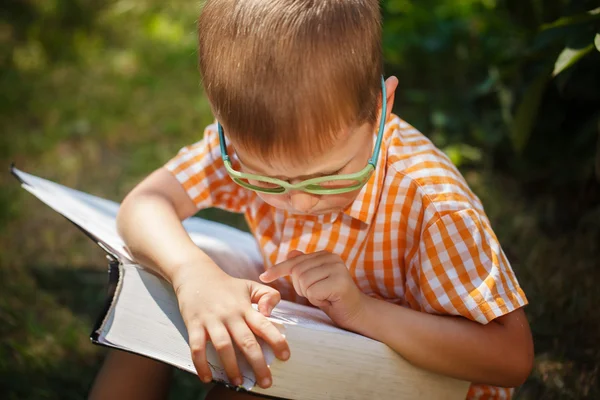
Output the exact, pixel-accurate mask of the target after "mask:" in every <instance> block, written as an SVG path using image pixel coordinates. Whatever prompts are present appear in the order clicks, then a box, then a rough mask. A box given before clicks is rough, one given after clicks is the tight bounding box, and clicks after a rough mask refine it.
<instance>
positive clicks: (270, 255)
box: [166, 115, 527, 399]
mask: <svg viewBox="0 0 600 400" xmlns="http://www.w3.org/2000/svg"><path fill="white" fill-rule="evenodd" d="M381 146H382V148H381V152H380V156H379V160H378V162H377V168H376V170H375V173H374V174H373V175H372V176H371V178H370V180H369V182H368V183H367V184H366V185H365V186H364V187H363V188H362V189H361V190H360V192H359V194H358V197H357V198H356V199H355V200H354V202H353V203H351V204H350V205H349V206H348V207H347V209H346V210H344V211H343V212H340V213H337V214H330V215H320V216H304V215H303V216H298V215H293V214H290V213H288V212H286V211H284V210H280V209H276V208H274V207H271V206H269V205H268V204H266V203H265V202H263V201H262V200H261V199H260V197H258V196H257V195H256V193H254V192H252V191H249V190H246V189H244V188H242V187H240V186H238V185H237V184H235V183H234V182H233V181H232V180H231V179H230V177H229V175H228V174H227V171H226V170H225V167H224V165H223V162H222V160H221V154H220V149H219V137H218V133H217V128H216V124H215V125H211V126H209V127H208V128H207V129H206V131H205V133H204V137H203V139H202V140H201V141H200V142H198V143H196V144H194V145H191V146H188V147H185V148H183V149H182V150H181V151H180V152H179V154H178V155H177V156H176V157H175V158H173V159H172V160H171V161H169V162H168V163H167V165H166V168H167V169H168V170H169V171H171V172H172V173H173V175H174V176H175V177H176V179H177V180H178V181H179V182H180V183H181V184H182V185H183V187H184V188H185V190H186V191H187V193H188V195H189V196H190V198H191V199H192V200H193V201H194V203H195V204H196V206H197V207H198V208H199V209H201V208H207V207H219V208H222V209H225V210H229V211H232V212H237V213H244V215H245V217H246V221H247V222H248V225H249V227H250V230H251V231H252V233H253V235H254V237H255V238H256V240H257V242H258V244H259V248H260V250H261V252H262V254H263V258H264V262H265V268H268V267H269V266H272V265H274V264H277V263H279V262H282V261H284V260H285V259H286V256H287V254H288V253H289V252H290V251H291V250H294V249H296V250H300V251H302V252H305V253H312V252H316V251H320V250H327V251H330V252H332V253H335V254H338V255H340V256H341V258H342V259H343V260H344V261H345V262H346V265H347V267H348V269H349V271H350V274H351V275H352V277H353V279H354V281H355V282H356V284H357V285H358V287H359V288H360V289H361V290H362V291H363V292H364V293H366V294H368V295H371V296H374V297H377V298H379V299H382V300H385V301H389V302H393V303H396V304H398V305H401V306H405V307H410V308H412V309H414V310H419V311H422V312H427V313H432V314H444V315H460V316H462V317H465V318H468V319H470V320H473V321H477V322H478V323H481V324H486V323H488V322H490V321H491V320H493V319H494V318H496V317H499V316H502V315H505V314H507V313H509V312H511V311H513V310H515V309H517V308H519V307H522V306H524V305H525V304H527V299H526V298H525V294H524V293H523V291H522V290H521V288H520V287H519V284H518V282H517V279H516V278H515V275H514V273H513V271H512V269H511V267H510V264H509V262H508V260H507V259H506V256H505V254H504V252H503V251H502V249H501V247H500V244H499V243H498V239H497V238H496V235H495V234H494V232H493V231H492V228H491V226H490V222H489V220H488V218H487V216H486V214H485V212H484V210H483V207H482V205H481V202H480V201H479V199H478V198H477V196H475V194H473V192H472V191H471V190H470V189H469V187H468V186H467V183H466V182H465V180H464V178H463V177H462V175H461V174H460V172H459V171H458V170H457V169H456V168H455V167H454V165H452V163H451V162H450V160H449V159H448V158H447V157H446V156H445V155H444V154H443V153H442V152H441V151H440V150H439V149H437V148H436V147H435V146H434V145H433V144H432V143H431V142H430V141H429V140H428V139H427V138H426V137H425V136H423V135H422V134H421V133H420V132H418V131H417V130H416V129H414V128H413V127H412V126H410V125H409V124H407V123H406V122H404V121H403V120H401V119H400V118H398V117H397V116H395V115H391V116H390V118H389V119H388V121H386V129H385V134H384V137H383V141H382V144H381ZM229 149H230V151H229V154H230V157H231V158H232V163H233V164H234V166H235V167H236V169H239V161H238V160H237V159H236V157H235V154H234V152H233V149H231V147H229ZM236 164H237V165H236ZM278 289H280V290H281V292H282V296H283V297H284V298H288V299H292V300H295V301H299V300H300V299H298V298H297V297H296V296H295V293H294V290H293V287H292V285H291V282H290V281H289V280H285V279H281V280H280V282H279V285H278ZM511 396H512V389H504V388H498V387H493V386H484V385H472V386H471V388H470V390H469V394H468V396H467V398H468V399H507V398H510V397H511Z"/></svg>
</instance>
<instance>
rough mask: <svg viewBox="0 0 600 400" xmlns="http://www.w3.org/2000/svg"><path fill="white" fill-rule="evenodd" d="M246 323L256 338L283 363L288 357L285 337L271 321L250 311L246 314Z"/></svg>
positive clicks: (288, 351)
mask: <svg viewBox="0 0 600 400" xmlns="http://www.w3.org/2000/svg"><path fill="white" fill-rule="evenodd" d="M246 323H248V326H249V327H250V329H252V332H254V334H255V335H256V336H258V337H260V338H262V339H264V341H265V342H266V343H267V344H268V345H269V346H271V348H272V349H273V352H274V353H275V355H276V356H277V358H279V359H280V360H283V361H285V360H287V359H288V358H289V357H290V347H289V345H288V342H287V340H285V336H283V334H282V333H281V332H280V331H279V329H277V327H276V326H275V325H273V323H272V322H271V321H269V320H268V319H267V318H265V317H264V316H263V315H261V314H259V313H257V312H256V311H254V310H251V311H249V312H248V313H247V314H246Z"/></svg>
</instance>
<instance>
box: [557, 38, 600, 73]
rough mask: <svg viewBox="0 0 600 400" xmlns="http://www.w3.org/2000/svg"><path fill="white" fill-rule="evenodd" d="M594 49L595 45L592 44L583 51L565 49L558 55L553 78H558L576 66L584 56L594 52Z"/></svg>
mask: <svg viewBox="0 0 600 400" xmlns="http://www.w3.org/2000/svg"><path fill="white" fill-rule="evenodd" d="M593 48H594V45H593V44H590V45H589V46H586V47H584V48H582V49H572V48H570V47H565V48H564V49H563V51H562V52H561V53H560V54H559V55H558V58H557V59H556V62H555V63H554V71H553V72H552V76H556V75H558V74H560V73H561V72H563V71H564V70H566V69H567V68H569V67H571V66H572V65H574V64H575V63H576V62H577V61H579V60H580V59H581V58H582V57H583V56H585V55H586V54H587V53H589V52H590V51H592V49H593Z"/></svg>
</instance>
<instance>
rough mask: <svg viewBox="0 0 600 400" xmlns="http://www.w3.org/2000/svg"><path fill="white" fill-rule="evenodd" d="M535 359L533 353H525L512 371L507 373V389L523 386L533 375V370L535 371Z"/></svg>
mask: <svg viewBox="0 0 600 400" xmlns="http://www.w3.org/2000/svg"><path fill="white" fill-rule="evenodd" d="M533 363H534V357H533V352H526V353H523V355H522V356H521V357H519V359H518V360H517V362H516V363H515V364H514V365H513V368H511V370H510V371H507V372H508V373H507V375H506V377H507V378H508V379H507V382H506V385H505V386H506V387H517V386H521V385H522V384H523V383H525V381H526V380H527V378H528V377H529V375H530V374H531V370H532V369H533Z"/></svg>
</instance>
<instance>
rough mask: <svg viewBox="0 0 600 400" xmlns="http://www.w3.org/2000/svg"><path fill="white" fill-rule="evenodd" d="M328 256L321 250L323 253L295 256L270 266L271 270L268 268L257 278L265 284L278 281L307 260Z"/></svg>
mask: <svg viewBox="0 0 600 400" xmlns="http://www.w3.org/2000/svg"><path fill="white" fill-rule="evenodd" d="M328 254H331V253H329V252H328V251H325V250H323V251H318V252H316V253H311V254H302V255H298V256H295V257H293V258H290V259H288V260H285V261H283V262H280V263H279V264H276V265H274V266H272V267H271V268H269V269H268V270H266V271H265V272H263V273H262V274H261V275H260V276H259V278H260V280H261V281H263V282H266V283H269V282H273V281H274V280H275V279H279V278H281V277H282V276H287V275H290V274H291V273H292V269H293V268H294V267H295V266H296V265H298V264H300V263H303V262H306V261H308V260H313V259H316V258H320V257H325V256H327V255H328Z"/></svg>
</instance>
